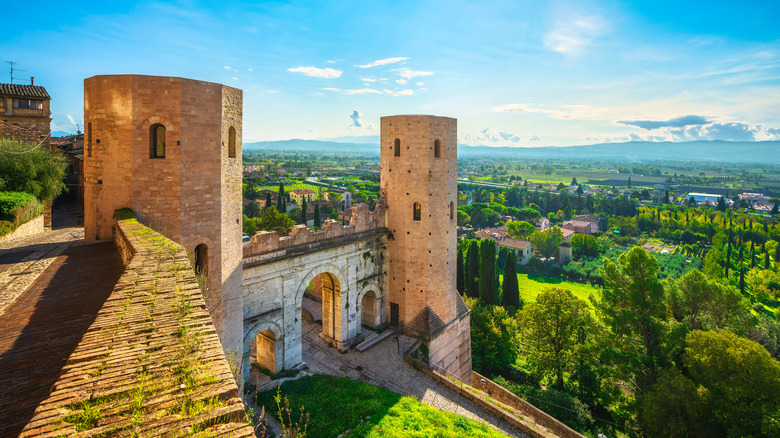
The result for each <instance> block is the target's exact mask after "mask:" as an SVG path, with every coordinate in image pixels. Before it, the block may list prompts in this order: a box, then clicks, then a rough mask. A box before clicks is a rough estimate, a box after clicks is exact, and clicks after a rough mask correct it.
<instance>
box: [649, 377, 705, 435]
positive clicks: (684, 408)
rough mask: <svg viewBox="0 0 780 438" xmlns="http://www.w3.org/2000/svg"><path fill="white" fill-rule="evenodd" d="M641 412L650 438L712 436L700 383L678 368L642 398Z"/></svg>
mask: <svg viewBox="0 0 780 438" xmlns="http://www.w3.org/2000/svg"><path fill="white" fill-rule="evenodd" d="M639 412H640V418H641V423H642V430H643V432H645V433H646V434H647V435H648V436H650V437H669V438H688V437H704V436H707V435H708V434H707V433H706V432H709V431H708V430H707V429H708V428H707V425H706V418H705V412H706V408H705V404H704V402H703V401H702V400H701V396H700V395H699V392H698V391H697V387H696V383H694V382H693V381H692V380H691V379H689V378H687V377H685V376H684V375H683V374H682V373H680V371H679V370H677V369H676V368H671V369H668V370H664V371H662V372H661V373H660V375H659V377H658V381H657V382H656V384H655V385H653V386H652V387H651V388H650V390H649V391H648V393H647V394H646V395H645V396H643V397H642V400H641V403H640V406H639Z"/></svg>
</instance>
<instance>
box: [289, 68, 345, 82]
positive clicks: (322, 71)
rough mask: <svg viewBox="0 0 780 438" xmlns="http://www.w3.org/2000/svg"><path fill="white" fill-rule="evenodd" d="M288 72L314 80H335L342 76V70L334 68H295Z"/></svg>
mask: <svg viewBox="0 0 780 438" xmlns="http://www.w3.org/2000/svg"><path fill="white" fill-rule="evenodd" d="M287 71H289V72H292V73H302V74H304V75H306V76H311V77H313V78H324V79H333V78H338V77H340V76H341V70H336V69H334V68H317V67H293V68H288V69H287Z"/></svg>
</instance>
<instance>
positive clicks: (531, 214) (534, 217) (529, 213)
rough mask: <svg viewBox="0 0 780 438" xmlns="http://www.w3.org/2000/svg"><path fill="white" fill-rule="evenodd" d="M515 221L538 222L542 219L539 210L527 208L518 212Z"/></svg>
mask: <svg viewBox="0 0 780 438" xmlns="http://www.w3.org/2000/svg"><path fill="white" fill-rule="evenodd" d="M516 217H517V219H518V220H520V221H526V222H533V223H536V222H539V219H541V218H542V214H541V213H539V210H537V209H534V208H531V207H528V208H521V209H520V210H519V211H518V214H517V216H516Z"/></svg>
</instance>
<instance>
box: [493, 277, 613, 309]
mask: <svg viewBox="0 0 780 438" xmlns="http://www.w3.org/2000/svg"><path fill="white" fill-rule="evenodd" d="M501 280H502V281H503V276H502V278H501ZM517 284H518V286H519V287H520V298H522V299H523V301H524V302H526V303H531V302H534V301H536V296H537V295H539V294H540V293H541V292H542V290H543V289H545V288H548V287H557V288H561V289H568V290H570V291H571V293H572V294H574V296H575V297H577V298H579V299H581V300H583V301H585V302H586V303H588V306H590V305H591V304H590V300H589V299H588V296H589V295H590V294H594V295H596V292H597V291H598V287H596V286H591V285H589V284H585V283H576V282H573V281H568V280H562V279H559V278H554V277H549V276H546V275H542V274H517Z"/></svg>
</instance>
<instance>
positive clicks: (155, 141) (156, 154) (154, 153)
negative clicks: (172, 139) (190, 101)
mask: <svg viewBox="0 0 780 438" xmlns="http://www.w3.org/2000/svg"><path fill="white" fill-rule="evenodd" d="M149 158H165V126H163V125H161V124H159V123H156V124H154V125H152V126H151V127H149Z"/></svg>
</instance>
